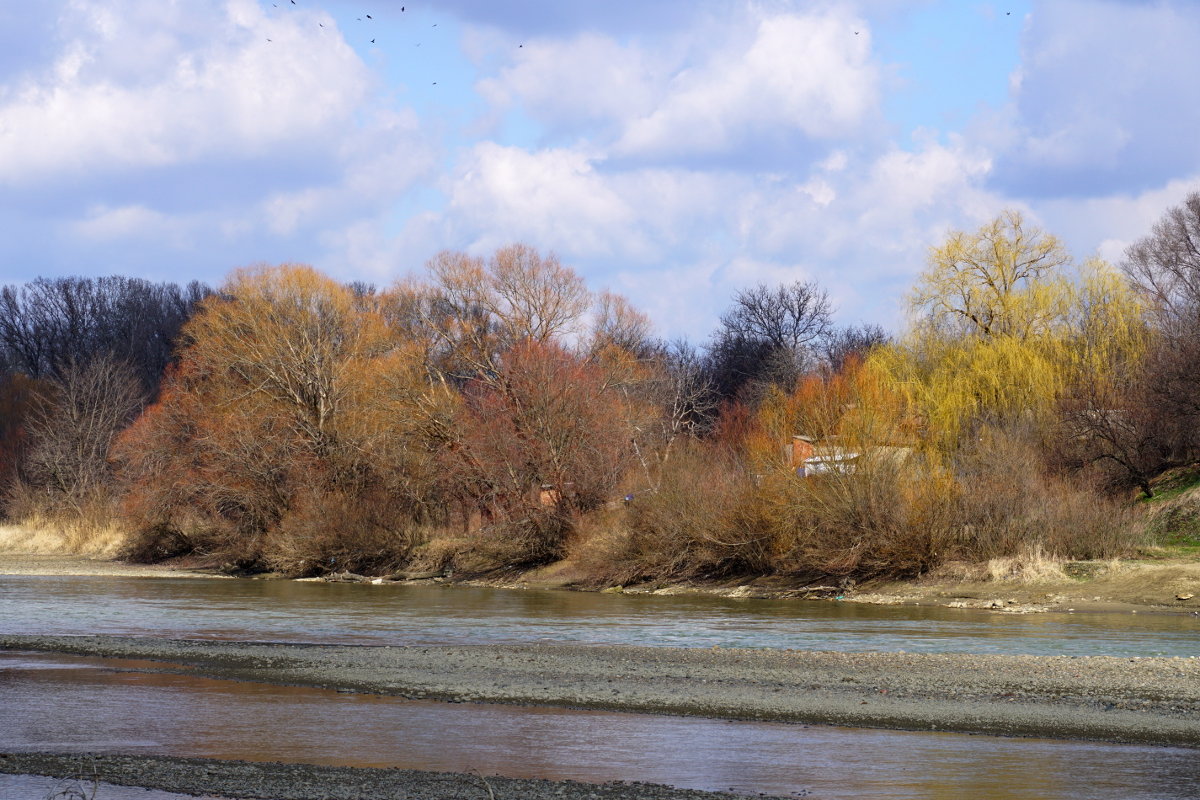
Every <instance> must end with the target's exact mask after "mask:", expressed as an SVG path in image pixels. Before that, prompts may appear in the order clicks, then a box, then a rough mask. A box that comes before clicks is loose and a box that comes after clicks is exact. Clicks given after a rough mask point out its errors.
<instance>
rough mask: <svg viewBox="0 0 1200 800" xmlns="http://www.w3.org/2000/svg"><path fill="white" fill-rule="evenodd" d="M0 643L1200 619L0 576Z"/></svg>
mask: <svg viewBox="0 0 1200 800" xmlns="http://www.w3.org/2000/svg"><path fill="white" fill-rule="evenodd" d="M0 608H3V609H4V614H3V615H2V616H0V633H37V634H85V633H113V634H129V635H152V636H168V637H214V638H236V639H253V640H273V641H296V642H299V641H308V642H342V643H352V642H361V643H375V644H379V643H386V644H463V643H472V644H478V643H488V642H530V641H556V642H591V643H621V644H642V645H674V646H681V647H711V646H713V645H720V646H722V647H772V648H794V649H823V650H908V651H912V652H947V651H948V652H970V653H1023V654H1035V655H1053V654H1065V655H1118V656H1148V655H1178V656H1190V655H1196V654H1197V646H1196V642H1197V638H1196V637H1197V634H1198V633H1200V618H1197V617H1194V616H1172V615H1153V614H1143V615H1138V616H1132V615H1128V614H1070V615H1068V614H1029V615H1023V616H1013V615H1002V614H993V613H988V612H984V611H976V610H969V609H948V608H914V607H896V606H864V605H857V604H851V603H831V602H811V601H803V600H733V599H727V598H711V597H660V596H646V595H632V596H631V595H613V594H597V593H590V592H563V591H557V592H552V591H520V590H505V589H484V588H474V587H463V586H454V587H445V586H436V585H435V586H371V585H359V584H324V583H297V582H293V581H235V580H228V581H220V580H205V579H197V578H191V579H189V578H166V579H153V578H117V577H79V576H54V577H44V576H19V575H18V576H8V575H5V576H0Z"/></svg>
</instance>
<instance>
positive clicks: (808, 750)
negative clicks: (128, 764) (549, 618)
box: [0, 652, 1200, 800]
mask: <svg viewBox="0 0 1200 800" xmlns="http://www.w3.org/2000/svg"><path fill="white" fill-rule="evenodd" d="M114 666H121V667H123V668H136V667H138V666H139V665H138V664H137V663H136V662H119V661H111V660H103V659H88V658H75V657H66V656H55V655H47V654H28V653H13V652H2V653H0V720H2V721H3V724H0V750H10V751H13V750H58V751H66V752H72V751H79V752H84V751H96V752H111V753H118V752H119V753H141V754H160V755H180V756H198V757H210V758H223V759H245V760H272V761H294V762H306V763H315V764H333V765H343V766H376V767H383V766H393V767H405V768H410V769H425V770H451V771H467V770H475V771H478V772H479V773H480V774H483V775H497V774H498V775H507V776H511V777H540V778H557V779H574V780H581V781H593V782H602V781H613V780H625V781H635V780H638V781H652V782H655V783H665V784H670V785H674V786H679V787H688V788H697V789H713V790H729V789H732V790H736V791H739V792H747V793H754V792H766V793H769V794H777V795H788V794H792V793H797V794H800V795H802V796H812V797H821V798H847V799H849V798H874V799H876V800H899V799H900V798H967V797H972V798H974V797H979V798H989V799H990V800H1033V799H1034V798H1037V799H1038V800H1068V798H1070V799H1071V800H1082V798H1088V799H1089V800H1108V799H1109V798H1112V800H1118V798H1119V799H1120V800H1135V799H1142V800H1175V799H1176V798H1179V799H1180V800H1182V798H1195V797H1196V793H1197V786H1200V759H1197V758H1196V751H1194V750H1187V749H1181V748H1165V747H1141V746H1123V745H1111V744H1096V743H1088V742H1060V741H1051V740H1040V739H1003V738H996V737H989V736H964V735H958V734H934V733H906V732H897V731H877V730H862V729H850V728H835V727H821V726H811V727H810V726H802V725H784V724H775V723H753V722H729V721H716V720H705V719H695V718H686V717H668V716H654V715H640V714H621V713H609V712H594V711H570V710H562V709H551V708H522V707H514V706H497V705H474V704H448V703H434V702H424V701H406V700H403V699H400V698H391V697H382V696H374V695H357V694H341V693H337V692H333V691H327V690H320V689H307V688H297V687H280V686H270V685H265V684H255V683H240V682H236V681H227V680H214V679H207V678H197V677H193V676H190V675H175V674H156V673H145V672H135V671H124V669H121V670H118V669H114V668H113V667H114ZM2 786H3V784H2V783H0V787H2ZM805 793H808V794H807V795H806V794H805ZM0 797H6V798H7V797H9V795H6V794H0ZM97 800H125V797H124V796H122V795H116V796H114V797H112V798H111V799H110V798H109V797H108V796H98V797H97ZM130 800H143V798H141V797H140V796H137V797H134V796H131V797H130ZM144 800H159V798H148V797H147V798H144Z"/></svg>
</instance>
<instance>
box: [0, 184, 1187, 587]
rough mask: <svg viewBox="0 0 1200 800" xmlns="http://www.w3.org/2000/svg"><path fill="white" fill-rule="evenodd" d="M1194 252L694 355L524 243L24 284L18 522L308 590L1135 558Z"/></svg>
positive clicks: (942, 276)
mask: <svg viewBox="0 0 1200 800" xmlns="http://www.w3.org/2000/svg"><path fill="white" fill-rule="evenodd" d="M1198 241H1200V195H1193V196H1192V197H1190V198H1189V199H1188V201H1187V202H1186V203H1185V204H1184V205H1183V206H1181V207H1179V208H1176V209H1172V210H1171V211H1170V212H1169V213H1168V214H1167V215H1166V217H1164V219H1163V220H1162V222H1160V223H1159V225H1157V226H1156V227H1155V229H1154V231H1153V232H1152V233H1151V234H1150V235H1149V236H1147V237H1146V238H1145V239H1144V240H1142V241H1141V242H1139V243H1137V244H1136V245H1135V246H1134V247H1132V248H1130V250H1129V252H1128V254H1127V257H1126V260H1125V261H1124V263H1122V264H1121V265H1120V267H1121V268H1120V270H1118V269H1117V268H1114V267H1111V266H1109V265H1107V264H1104V263H1101V262H1098V261H1095V260H1089V261H1086V262H1084V263H1082V264H1076V263H1075V262H1074V261H1073V259H1072V258H1071V256H1070V255H1069V254H1068V253H1067V252H1066V250H1065V249H1064V248H1063V246H1062V244H1061V243H1060V242H1059V241H1058V240H1057V239H1055V238H1054V237H1053V236H1051V235H1049V234H1047V233H1045V232H1043V231H1040V230H1037V229H1036V228H1034V227H1032V226H1030V225H1028V224H1026V223H1025V221H1024V220H1022V219H1021V217H1020V215H1019V214H1016V213H1011V212H1010V213H1005V214H1003V215H1001V216H1000V217H998V218H997V219H996V220H994V221H992V222H991V223H989V224H988V225H985V226H984V227H983V228H981V229H980V230H978V231H975V232H957V233H954V234H952V235H950V236H949V237H948V238H947V240H946V241H945V242H944V243H942V244H941V245H940V246H938V247H936V248H933V249H932V250H931V253H930V259H929V265H928V268H927V269H926V271H925V272H924V273H923V274H922V275H921V277H920V278H919V280H918V283H917V285H916V286H915V287H914V289H913V291H912V294H911V298H910V299H911V308H912V316H911V323H910V325H909V328H908V330H906V331H905V332H903V334H902V335H901V336H900V337H899V338H897V339H895V340H893V339H891V338H890V337H889V336H888V335H887V334H886V332H884V331H882V330H881V329H878V328H875V327H870V326H867V327H854V328H838V327H836V326H834V325H833V323H832V316H833V315H832V308H831V304H830V301H829V298H828V296H827V294H826V293H825V292H824V291H823V290H822V289H821V288H820V287H819V286H818V285H817V284H815V283H812V282H809V283H794V284H790V285H783V286H778V287H771V286H766V285H760V286H756V287H752V288H749V289H747V290H744V291H742V292H739V293H738V294H737V295H736V296H735V297H734V298H733V300H732V302H731V304H730V307H729V309H728V311H727V312H726V313H725V314H724V315H723V316H722V317H721V319H720V322H719V324H718V326H717V329H716V331H714V333H713V334H712V335H711V336H710V337H709V339H708V340H707V341H706V342H705V343H704V345H703V346H702V347H699V348H697V347H693V346H692V345H689V344H688V343H686V342H664V341H661V340H658V339H656V338H654V336H653V335H652V332H651V324H650V321H649V320H648V319H647V318H646V317H645V315H643V314H642V313H640V312H639V311H637V310H636V309H634V308H632V307H631V306H630V305H629V303H628V302H627V301H626V300H625V299H624V298H622V297H620V296H617V295H614V294H611V293H608V292H601V293H596V292H592V291H591V290H589V289H588V288H587V287H586V285H585V284H584V282H583V280H582V279H581V278H580V277H579V275H577V274H576V273H575V272H574V271H572V270H571V269H570V268H568V267H566V266H564V265H562V264H561V263H559V262H558V260H557V259H555V258H554V257H553V256H547V255H544V254H542V253H539V252H538V251H536V250H535V249H533V248H530V247H527V246H523V245H514V246H511V247H506V248H502V249H500V250H498V251H497V252H495V253H494V254H493V255H492V256H490V257H488V258H476V257H473V256H469V255H466V254H463V253H453V252H448V253H442V254H440V255H439V256H437V257H436V258H434V259H433V260H432V261H431V262H430V263H429V264H428V265H427V270H426V273H425V275H424V276H423V277H421V278H418V279H412V280H409V281H405V282H402V283H399V284H397V285H395V286H392V287H390V288H387V289H378V288H375V287H371V286H366V285H361V284H352V285H346V284H343V283H339V282H337V281H335V280H333V279H331V278H329V277H327V276H324V275H321V274H320V273H318V272H317V271H315V270H313V269H311V268H309V267H306V266H301V265H284V266H278V267H261V268H254V269H247V270H241V271H238V272H235V273H234V274H233V275H232V276H231V277H230V278H229V279H228V280H227V281H226V282H225V283H224V284H223V285H222V286H221V287H220V288H219V290H218V291H216V292H211V291H209V290H208V289H206V288H205V287H203V286H200V285H198V284H192V285H191V286H189V287H188V288H187V289H180V288H178V287H175V286H171V285H154V284H148V283H145V282H141V281H130V280H127V279H121V278H109V279H101V280H96V281H88V280H82V279H64V280H58V281H50V280H39V281H35V282H33V283H31V284H29V285H26V286H24V287H7V288H5V289H4V290H3V294H2V295H0V300H2V301H3V302H2V305H0V337H2V338H0V366H2V368H3V370H4V373H3V382H2V384H0V411H2V412H3V420H4V422H3V430H2V431H0V435H3V437H4V438H3V445H2V446H3V451H0V458H2V459H3V461H2V463H0V469H2V470H3V474H4V480H5V487H6V488H5V500H6V504H7V506H6V507H7V513H8V514H9V516H10V517H13V518H17V519H23V520H30V519H32V520H39V519H40V520H62V519H63V518H69V517H72V516H73V517H75V518H78V517H80V516H89V517H90V518H93V519H97V518H103V519H107V520H116V521H119V523H120V524H121V526H122V527H124V528H125V529H126V530H127V531H129V538H128V541H127V555H129V556H130V557H133V558H139V559H159V558H164V557H169V556H172V555H178V554H184V553H190V554H197V555H201V556H203V557H206V558H209V559H211V560H213V561H214V562H216V563H220V564H224V565H227V566H230V567H233V568H240V569H246V570H257V569H275V570H281V571H284V572H287V573H289V574H296V575H300V574H320V573H323V572H332V571H341V570H347V569H348V570H351V571H354V572H379V573H383V572H391V571H396V570H401V569H410V570H412V569H416V570H421V571H450V570H453V571H457V572H460V573H462V572H465V573H485V572H489V571H494V570H506V569H520V568H527V567H531V566H536V565H540V564H545V563H548V562H551V561H555V560H557V559H561V558H564V557H570V558H573V559H574V560H575V562H576V563H577V564H579V565H580V567H581V569H582V570H583V571H584V572H585V573H586V574H587V575H589V576H591V577H592V578H593V579H594V580H597V581H616V582H629V581H636V580H644V579H662V578H681V577H717V576H726V575H733V574H770V573H775V574H788V575H794V576H797V577H805V578H809V577H812V578H828V577H835V578H841V579H843V580H851V579H855V580H861V579H869V578H873V577H881V576H908V575H915V574H919V573H921V572H923V571H926V570H928V569H931V568H933V567H935V566H937V565H938V564H940V563H942V562H945V561H947V560H950V559H963V560H970V561H979V560H985V559H990V558H998V557H1002V556H1009V557H1013V556H1016V557H1022V556H1036V555H1037V554H1040V553H1044V554H1047V555H1053V556H1059V557H1107V556H1111V555H1117V554H1120V553H1123V552H1128V551H1129V550H1130V549H1132V548H1135V547H1137V546H1139V545H1140V544H1142V543H1143V536H1144V534H1143V526H1142V525H1141V524H1140V523H1139V521H1138V520H1137V519H1136V518H1135V517H1134V515H1133V513H1132V511H1131V510H1130V504H1129V502H1128V498H1129V491H1130V490H1131V489H1132V488H1135V487H1136V488H1139V489H1140V490H1141V491H1142V492H1143V493H1144V494H1147V495H1149V494H1150V493H1152V491H1153V489H1152V482H1151V481H1152V479H1153V478H1154V477H1155V476H1156V475H1158V474H1159V473H1161V472H1162V471H1163V470H1165V469H1168V468H1170V467H1172V466H1177V465H1181V464H1186V463H1190V462H1192V461H1193V460H1195V459H1196V457H1197V447H1198V446H1200V441H1197V434H1198V432H1200V425H1198V422H1200V401H1197V398H1198V397H1200V393H1198V392H1197V391H1196V389H1197V388H1200V387H1197V386H1195V385H1194V384H1195V383H1196V382H1197V381H1200V369H1198V368H1200V254H1198V253H1197V251H1196V248H1195V242H1198Z"/></svg>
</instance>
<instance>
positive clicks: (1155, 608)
mask: <svg viewBox="0 0 1200 800" xmlns="http://www.w3.org/2000/svg"><path fill="white" fill-rule="evenodd" d="M0 575H80V576H82V575H97V576H106V575H107V576H119V577H130V578H225V579H227V578H229V577H231V576H229V575H228V574H225V573H222V572H220V571H218V570H215V569H211V568H207V567H205V568H202V567H200V566H198V565H197V563H196V562H194V561H188V560H186V559H184V560H176V561H173V562H169V563H161V564H133V563H129V562H123V561H116V560H113V559H112V558H102V557H85V556H78V555H66V554H37V553H24V552H5V551H4V550H3V549H0ZM982 575H986V567H985V566H983V565H976V566H974V567H969V566H965V565H957V566H954V565H952V566H951V567H949V568H946V569H943V570H941V571H939V572H936V573H934V574H932V575H928V576H925V577H923V578H920V579H917V580H913V581H893V582H887V583H877V584H870V585H865V586H858V587H839V586H831V585H823V584H797V583H796V582H795V581H789V580H787V579H780V578H777V577H767V578H758V579H750V578H747V579H745V580H734V581H725V582H710V583H696V582H689V583H647V584H642V585H637V586H621V587H604V588H601V589H600V591H609V592H621V593H625V594H659V595H678V594H697V595H715V596H720V597H739V598H757V599H771V598H807V599H815V600H816V599H820V600H837V601H841V602H850V603H869V604H873V605H913V606H943V607H949V608H974V609H984V610H989V611H995V612H999V613H1006V614H1013V613H1017V614H1028V613H1041V612H1047V611H1057V612H1080V613H1083V612H1118V613H1120V612H1124V613H1184V614H1193V613H1200V562H1197V561H1188V560H1182V559H1163V560H1159V561H1109V562H1069V563H1067V564H1065V565H1063V568H1061V569H1058V570H1056V571H1053V572H1049V573H1048V574H1044V575H1041V576H1039V577H1032V578H1031V577H1029V576H1019V577H1014V578H1005V577H1003V576H1001V577H998V578H990V577H981V576H982ZM256 577H257V578H261V579H270V578H276V579H280V578H281V576H272V575H260V576H256ZM310 580H333V581H345V580H351V581H361V582H375V581H379V582H385V583H393V582H396V583H415V584H420V583H428V582H441V583H455V582H458V583H466V584H471V585H482V586H492V587H496V588H510V589H568V590H580V589H581V588H584V587H582V586H581V583H580V580H581V579H580V577H579V576H578V575H576V574H575V573H574V572H573V570H572V568H571V565H570V564H569V563H567V562H563V563H560V564H557V565H552V566H551V567H547V568H542V569H538V570H533V571H530V572H528V573H525V574H523V575H519V576H515V577H512V576H510V577H506V578H504V579H490V580H489V579H484V580H480V579H452V578H447V577H444V576H441V575H419V576H415V577H413V576H393V577H390V578H383V579H379V578H368V577H365V576H345V575H334V576H329V577H326V578H319V579H310ZM593 588H594V587H593Z"/></svg>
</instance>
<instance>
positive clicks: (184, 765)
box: [0, 753, 769, 800]
mask: <svg viewBox="0 0 1200 800" xmlns="http://www.w3.org/2000/svg"><path fill="white" fill-rule="evenodd" d="M0 772H3V773H8V774H11V775H50V776H53V777H55V778H77V777H82V778H85V779H87V780H92V779H95V780H99V781H102V782H104V783H115V784H119V785H122V786H140V787H143V788H147V789H159V790H161V791H165V792H175V793H178V794H203V795H205V796H211V795H216V796H220V797H225V798H231V799H232V798H239V799H241V798H246V800H250V799H251V798H253V799H254V800H366V799H367V798H369V800H506V798H508V799H510V800H518V798H519V800H549V799H550V798H554V800H750V798H751V796H748V795H737V794H725V793H721V792H702V791H697V790H694V789H674V788H671V787H670V786H661V785H659V784H655V783H604V784H592V783H580V782H578V781H544V780H537V779H529V778H500V777H491V776H488V777H484V776H482V775H475V774H464V773H455V772H419V771H416V770H406V769H372V768H367V767H324V766H316V765H313V764H280V763H276V762H257V763H256V762H248V761H217V760H213V759H208V758H171V757H167V756H130V755H87V756H82V757H81V756H80V755H79V754H78V753H72V754H63V753H0ZM752 797H753V800H763V796H762V795H753V796H752ZM768 800H769V798H768Z"/></svg>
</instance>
